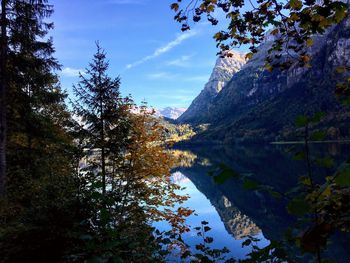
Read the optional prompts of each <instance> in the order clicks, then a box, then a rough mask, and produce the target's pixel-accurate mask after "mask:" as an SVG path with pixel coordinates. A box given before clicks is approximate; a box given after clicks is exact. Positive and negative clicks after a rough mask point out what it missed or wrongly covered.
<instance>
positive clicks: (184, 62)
mask: <svg viewBox="0 0 350 263" xmlns="http://www.w3.org/2000/svg"><path fill="white" fill-rule="evenodd" d="M191 57H193V56H181V57H180V58H178V59H174V60H171V61H168V62H167V65H168V66H178V67H188V66H190V65H189V63H188V61H189V60H190V58H191Z"/></svg>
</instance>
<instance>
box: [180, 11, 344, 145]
mask: <svg viewBox="0 0 350 263" xmlns="http://www.w3.org/2000/svg"><path fill="white" fill-rule="evenodd" d="M272 41H273V39H271V38H267V39H266V41H265V43H263V44H262V45H261V46H260V48H259V52H258V53H257V54H256V55H254V57H253V58H252V59H251V60H249V61H248V62H247V63H246V64H245V65H244V66H243V67H242V68H241V70H240V71H239V72H236V73H235V74H234V75H233V76H232V78H231V79H230V80H229V81H228V82H227V84H226V85H225V86H224V87H223V88H222V89H221V91H219V92H218V93H217V94H216V95H215V97H214V98H213V97H211V98H212V99H211V100H210V99H207V100H202V102H203V105H201V109H202V110H201V112H197V113H196V114H197V116H193V115H190V114H189V113H188V112H190V110H192V109H193V108H194V106H192V105H191V107H190V108H189V110H188V111H187V112H185V113H184V114H183V117H181V118H180V119H179V120H181V121H184V122H189V123H192V124H198V123H208V124H209V128H208V129H207V130H206V131H205V132H203V133H200V134H198V135H197V136H196V137H195V138H194V141H196V142H207V141H211V142H213V141H217V142H220V143H230V142H236V141H245V142H259V141H276V140H296V139H300V137H298V136H300V135H301V134H300V133H301V131H300V130H297V129H296V127H295V119H296V117H297V116H298V115H312V114H314V113H316V112H319V111H322V112H324V113H326V116H325V117H324V118H323V120H322V121H321V123H320V124H319V125H318V126H315V127H313V128H314V129H319V128H324V127H327V129H328V130H327V138H328V139H343V138H349V135H350V131H349V124H350V111H349V108H347V107H342V105H341V103H340V102H339V100H338V99H337V98H336V96H335V89H336V84H337V83H339V81H341V80H342V79H343V78H344V75H341V74H337V73H336V69H337V68H338V67H339V66H346V67H350V18H349V17H348V18H346V19H345V20H344V21H343V22H342V23H340V24H339V25H337V26H335V27H333V28H332V29H330V30H328V32H327V33H326V34H324V35H322V36H315V37H314V43H315V44H314V45H313V46H312V47H311V48H310V50H309V51H310V52H311V54H312V61H311V65H312V67H311V68H300V67H297V66H292V67H291V68H290V69H288V70H284V71H280V70H277V69H275V70H273V71H272V72H268V71H267V70H265V69H264V67H263V65H264V58H265V56H266V54H267V50H268V49H269V47H270V46H271V43H272ZM205 90H206V89H205ZM203 92H205V91H202V93H203ZM202 93H201V94H202ZM201 94H200V95H199V97H203V95H201ZM197 100H198V98H196V99H195V101H194V102H193V103H192V104H193V105H197V102H198V101H197ZM204 109H205V110H204ZM192 112H195V111H192ZM188 115H190V116H191V117H188V118H185V117H187V116H188Z"/></svg>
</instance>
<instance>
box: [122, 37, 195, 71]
mask: <svg viewBox="0 0 350 263" xmlns="http://www.w3.org/2000/svg"><path fill="white" fill-rule="evenodd" d="M196 34H197V32H196V31H187V32H185V33H183V34H181V35H179V36H178V37H177V38H176V39H174V40H173V41H171V42H169V43H167V44H166V45H164V46H162V47H160V48H158V49H156V50H155V51H154V52H153V54H151V55H148V56H146V57H144V58H142V59H140V60H138V61H136V62H134V63H131V64H128V65H126V68H127V69H130V68H133V67H136V66H138V65H140V64H143V63H145V62H147V61H149V60H151V59H154V58H156V57H159V56H160V55H162V54H164V53H167V52H169V51H170V50H172V49H173V48H174V47H176V46H178V45H180V44H181V43H182V42H183V41H185V40H186V39H188V38H191V37H193V36H195V35H196Z"/></svg>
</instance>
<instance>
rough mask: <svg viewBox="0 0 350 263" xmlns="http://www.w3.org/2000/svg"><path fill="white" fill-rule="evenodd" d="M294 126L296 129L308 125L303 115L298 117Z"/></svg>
mask: <svg viewBox="0 0 350 263" xmlns="http://www.w3.org/2000/svg"><path fill="white" fill-rule="evenodd" d="M295 124H296V126H297V127H305V126H306V125H307V124H308V118H307V117H306V116H304V115H299V116H298V117H297V118H296V119H295Z"/></svg>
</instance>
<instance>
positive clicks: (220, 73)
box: [178, 51, 245, 123]
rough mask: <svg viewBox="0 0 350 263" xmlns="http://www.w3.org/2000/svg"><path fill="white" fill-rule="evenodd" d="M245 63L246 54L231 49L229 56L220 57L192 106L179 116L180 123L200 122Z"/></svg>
mask: <svg viewBox="0 0 350 263" xmlns="http://www.w3.org/2000/svg"><path fill="white" fill-rule="evenodd" d="M244 64H245V55H244V54H242V53H238V52H234V51H230V52H229V56H226V57H223V58H218V59H217V61H216V64H215V67H214V69H213V72H212V73H211V76H210V78H209V81H208V82H207V84H205V86H204V89H203V90H202V92H201V93H200V94H199V95H198V96H197V97H196V98H195V99H194V101H193V102H192V104H191V105H190V107H189V108H188V109H187V110H186V111H185V112H184V113H183V114H182V115H181V116H180V117H179V119H178V121H179V122H180V123H184V122H187V123H200V122H202V120H204V119H205V118H206V116H207V115H208V110H209V108H208V106H209V105H210V104H211V102H212V101H213V100H214V99H215V97H216V96H217V95H218V93H219V92H220V91H221V90H222V88H223V87H224V86H225V85H226V83H227V82H228V81H229V80H230V79H231V78H232V76H233V75H234V74H235V73H236V72H238V71H239V70H240V69H241V67H242V66H243V65H244Z"/></svg>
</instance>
